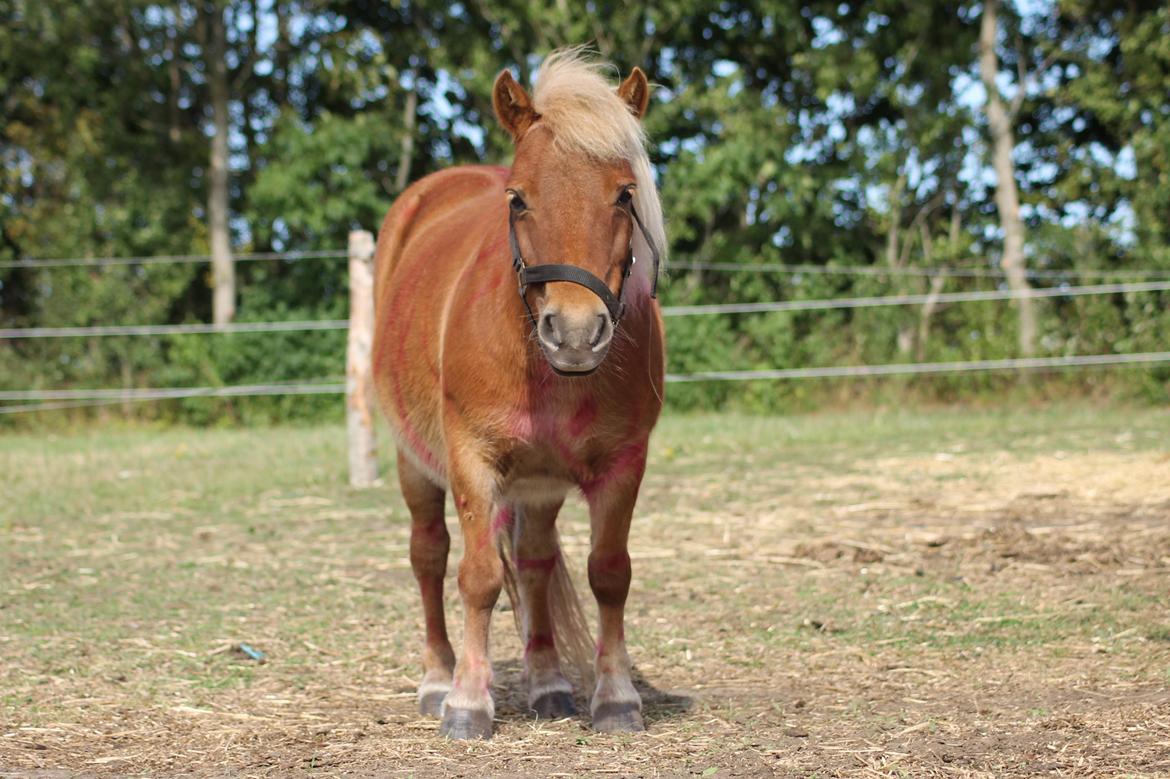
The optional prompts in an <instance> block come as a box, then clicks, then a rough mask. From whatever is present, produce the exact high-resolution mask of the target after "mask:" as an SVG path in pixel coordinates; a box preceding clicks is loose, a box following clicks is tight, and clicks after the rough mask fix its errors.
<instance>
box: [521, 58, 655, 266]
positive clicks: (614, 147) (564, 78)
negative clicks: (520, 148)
mask: <svg viewBox="0 0 1170 779" xmlns="http://www.w3.org/2000/svg"><path fill="white" fill-rule="evenodd" d="M612 70H614V68H612V67H611V66H609V65H607V64H605V63H603V62H599V61H597V60H595V59H593V58H592V57H591V56H590V55H589V53H588V51H587V50H586V49H584V48H583V47H572V48H567V49H559V50H557V51H554V52H553V53H552V54H549V55H548V57H546V58H545V60H544V62H543V63H542V64H541V66H540V70H539V71H537V74H536V88H535V90H534V91H533V95H532V98H533V108H535V109H536V112H537V113H538V114H540V117H541V120H540V121H541V122H542V123H543V124H545V125H546V126H547V127H548V128H549V129H550V130H552V133H553V138H554V142H555V143H557V144H560V145H561V146H562V147H563V148H566V149H571V150H573V151H579V152H582V153H585V154H589V155H592V156H595V157H598V158H600V159H606V160H614V159H622V160H627V161H628V162H629V163H630V167H632V168H633V169H634V179H635V181H636V182H637V188H636V189H635V191H634V208H636V209H637V211H638V217H639V218H640V219H641V220H642V224H644V225H645V226H646V231H647V232H648V233H649V234H650V238H651V240H653V241H654V244H655V246H656V247H657V248H658V251H659V252H660V253H661V256H662V260H663V262H664V263H665V261H666V228H665V225H664V224H663V219H662V204H661V202H660V201H659V200H658V188H657V187H656V186H655V185H654V171H653V170H652V169H651V168H650V158H649V156H647V154H646V132H645V131H644V130H643V129H642V124H641V122H639V121H638V119H637V117H635V116H634V114H633V113H631V111H630V109H629V106H627V105H626V103H625V101H623V100H622V99H621V98H620V97H618V94H617V91H616V90H615V89H614V88H613V86H612V85H611V84H610V83H609V80H608V79H606V77H605V76H604V75H603V74H604V73H605V72H606V71H612ZM634 256H635V257H637V258H638V266H637V267H636V269H635V270H638V271H640V272H642V273H645V274H647V276H649V274H650V273H652V272H653V262H652V261H651V255H650V248H649V247H648V246H647V245H646V239H645V238H644V237H643V236H642V231H641V230H637V229H635V230H634Z"/></svg>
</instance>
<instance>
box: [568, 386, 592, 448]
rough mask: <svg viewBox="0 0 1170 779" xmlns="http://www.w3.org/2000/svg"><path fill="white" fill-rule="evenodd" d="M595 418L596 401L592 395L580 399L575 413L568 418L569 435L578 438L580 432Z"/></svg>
mask: <svg viewBox="0 0 1170 779" xmlns="http://www.w3.org/2000/svg"><path fill="white" fill-rule="evenodd" d="M596 419H597V401H596V400H594V399H593V396H592V395H588V396H586V397H585V399H584V400H582V401H581V405H580V406H578V407H577V411H576V413H574V414H573V416H572V417H570V418H569V435H571V436H573V437H574V438H579V437H580V436H581V434H582V433H584V432H585V431H586V430H588V429H589V428H590V426H591V425H592V424H593V422H594V421H595V420H596Z"/></svg>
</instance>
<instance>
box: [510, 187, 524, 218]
mask: <svg viewBox="0 0 1170 779" xmlns="http://www.w3.org/2000/svg"><path fill="white" fill-rule="evenodd" d="M508 208H511V209H512V211H514V212H515V213H517V214H518V213H520V212H521V211H527V210H528V204H527V203H525V202H524V198H522V197H520V195H518V194H516V193H515V192H513V193H512V197H510V198H508Z"/></svg>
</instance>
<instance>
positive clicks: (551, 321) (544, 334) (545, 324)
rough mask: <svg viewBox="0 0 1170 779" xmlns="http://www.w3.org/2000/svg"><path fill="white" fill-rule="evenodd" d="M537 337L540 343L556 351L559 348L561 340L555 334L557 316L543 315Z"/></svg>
mask: <svg viewBox="0 0 1170 779" xmlns="http://www.w3.org/2000/svg"><path fill="white" fill-rule="evenodd" d="M539 335H540V338H541V340H542V341H544V342H545V343H547V344H550V345H551V346H555V347H557V348H558V349H559V348H560V346H561V338H560V335H559V334H558V333H557V315H556V314H545V315H544V316H542V317H541V318H540V328H539Z"/></svg>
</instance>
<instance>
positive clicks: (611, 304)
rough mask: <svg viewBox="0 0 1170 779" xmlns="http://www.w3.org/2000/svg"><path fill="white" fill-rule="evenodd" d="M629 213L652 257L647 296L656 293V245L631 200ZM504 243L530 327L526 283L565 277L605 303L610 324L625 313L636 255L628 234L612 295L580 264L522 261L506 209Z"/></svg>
mask: <svg viewBox="0 0 1170 779" xmlns="http://www.w3.org/2000/svg"><path fill="white" fill-rule="evenodd" d="M628 207H629V210H630V216H632V217H633V218H634V224H636V225H637V226H638V229H639V230H641V231H642V237H643V238H645V239H646V245H647V246H649V247H650V254H651V256H652V257H653V259H654V276H653V277H652V278H651V281H650V297H652V298H657V297H658V264H659V261H660V259H659V253H658V247H657V246H655V245H654V241H652V240H651V239H650V233H649V232H647V230H646V226H645V225H644V224H642V220H641V219H640V218H639V217H638V212H637V211H635V210H634V204H633V203H632V202H631V203H630V204H629V206H628ZM508 243H509V244H510V245H511V247H512V267H513V268H514V269H515V270H516V278H517V280H518V281H519V282H520V299H521V300H522V301H524V308H525V310H527V311H528V318H529V319H530V320H531V321H532V326H533V328H536V327H537V326H538V325H537V323H536V316H535V315H534V314H533V313H532V307H531V306H529V305H528V296H527V293H528V286H529V285H530V284H547V283H548V282H550V281H568V282H571V283H573V284H577V285H580V286H582V287H585V289H587V290H589V291H590V292H592V293H593V294H594V295H597V297H599V298H601V302H602V303H604V304H605V307H606V309H607V310H608V311H609V319H610V321H611V322H612V323H613V326H614V328H615V329H616V328H617V326H618V322H619V321H621V318H622V314H624V313H625V310H626V304H625V297H626V279H628V278H629V277H630V274H631V273H632V272H633V270H634V263H635V262H637V258H636V257H634V239H633V236H632V235H631V237H630V248H629V251H628V252H627V254H626V261H625V262H624V263H623V264H622V278H621V286H620V287H619V288H618V293H617V294H616V295H614V294H613V293H612V292H611V291H610V289H609V285H607V284H606V283H605V282H604V281H602V280H601V279H599V278H597V277H596V276H594V275H593V274H592V273H590V272H589V271H587V270H585V269H584V268H581V267H578V266H576V265H559V264H553V263H550V264H548V265H531V266H530V265H527V264H525V262H524V257H523V255H521V254H520V242H519V241H518V240H516V212H515V211H513V210H512V209H510V208H509V209H508Z"/></svg>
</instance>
